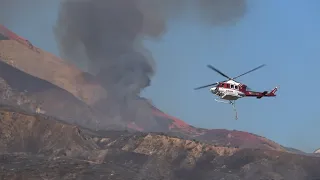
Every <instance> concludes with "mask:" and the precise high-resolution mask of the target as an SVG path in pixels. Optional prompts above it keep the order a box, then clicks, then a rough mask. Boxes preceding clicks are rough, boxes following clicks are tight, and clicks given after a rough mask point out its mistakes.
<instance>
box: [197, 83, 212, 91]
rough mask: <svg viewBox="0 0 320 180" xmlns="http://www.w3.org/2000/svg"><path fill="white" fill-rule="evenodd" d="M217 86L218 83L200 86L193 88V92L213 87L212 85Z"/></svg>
mask: <svg viewBox="0 0 320 180" xmlns="http://www.w3.org/2000/svg"><path fill="white" fill-rule="evenodd" d="M217 84H218V83H213V84H208V85H205V86H200V87H197V88H194V90H198V89H202V88H206V87H210V86H214V85H217Z"/></svg>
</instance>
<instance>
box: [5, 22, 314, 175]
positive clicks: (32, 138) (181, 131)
mask: <svg viewBox="0 0 320 180" xmlns="http://www.w3.org/2000/svg"><path fill="white" fill-rule="evenodd" d="M105 98H108V93H107V91H106V90H105V89H104V88H103V87H102V85H100V83H99V81H98V80H97V79H96V78H95V77H93V76H92V75H90V74H88V73H84V72H82V71H80V70H79V69H77V68H76V67H74V66H72V65H70V64H68V63H66V62H65V61H63V60H62V59H59V58H57V57H56V56H54V55H52V54H50V53H48V52H45V51H43V50H41V49H40V48H37V47H35V46H33V45H32V44H31V43H30V42H29V41H27V40H25V39H23V38H21V37H20V36H18V35H16V34H14V33H13V32H11V31H9V30H8V29H6V28H5V27H3V26H0V104H1V107H0V153H1V155H0V168H1V170H0V177H1V179H133V180H134V179H139V180H143V179H148V180H149V179H150V180H151V179H166V180H167V179H168V180H170V179H177V180H178V179H181V180H182V179H184V180H185V179H186V180H188V179H190V180H191V179H192V180H194V179H204V180H205V179H210V180H212V179H225V180H229V179H230V180H233V179H234V180H236V179H253V180H257V179H265V180H267V179H268V180H269V179H270V180H272V179H273V180H282V179H285V180H287V179H288V180H296V179H297V180H304V179H306V180H309V179H310V180H311V179H314V180H315V179H320V173H319V171H317V169H319V168H318V167H319V165H320V164H319V163H320V159H319V158H318V157H316V156H314V155H309V154H306V153H303V152H301V151H299V150H295V149H292V148H287V147H283V146H281V145H279V144H278V143H276V142H273V141H271V140H269V139H266V138H264V137H261V136H258V135H255V134H251V133H247V132H241V131H235V130H234V131H229V130H225V129H203V128H197V127H193V126H190V125H188V124H186V123H185V122H183V121H182V120H179V119H177V118H175V117H172V116H170V115H167V114H166V113H164V112H162V111H161V110H159V109H157V108H156V107H155V106H153V105H152V103H150V102H149V101H148V100H146V99H143V98H141V97H137V101H139V102H141V103H144V104H147V105H148V106H149V107H150V108H151V109H152V116H153V118H152V121H150V120H149V119H141V120H139V121H135V122H133V121H130V120H128V121H116V120H114V119H112V118H108V114H106V113H105V112H104V111H103V110H102V111H101V109H100V108H99V104H103V99H105ZM156 132H157V133H156Z"/></svg>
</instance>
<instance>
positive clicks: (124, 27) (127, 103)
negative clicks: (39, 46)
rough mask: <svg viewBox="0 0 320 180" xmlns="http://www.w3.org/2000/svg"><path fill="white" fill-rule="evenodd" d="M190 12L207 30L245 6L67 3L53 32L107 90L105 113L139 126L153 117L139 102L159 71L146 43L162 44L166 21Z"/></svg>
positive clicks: (203, 1)
mask: <svg viewBox="0 0 320 180" xmlns="http://www.w3.org/2000/svg"><path fill="white" fill-rule="evenodd" d="M190 7H191V8H190ZM189 9H191V11H193V12H195V14H198V16H199V17H200V20H201V21H203V22H205V23H206V24H210V25H221V24H223V23H226V22H232V21H233V20H235V19H237V18H239V17H242V16H243V15H244V12H245V0H194V1H192V0H161V1H160V0H77V1H75V0H71V1H66V0H64V1H63V2H61V6H60V11H59V17H58V21H57V24H56V26H55V28H54V32H55V35H56V39H57V41H58V44H59V47H60V52H61V56H62V57H64V58H65V59H68V60H70V61H72V62H74V63H76V64H78V65H80V64H81V62H82V63H83V62H85V63H86V64H85V65H82V66H85V69H86V70H87V71H88V72H90V73H92V74H95V75H96V76H97V78H98V79H99V80H100V81H101V82H102V84H103V85H104V87H105V88H106V89H107V91H108V94H109V98H108V100H106V101H103V103H100V107H102V108H103V109H104V110H103V111H105V112H108V113H109V114H113V116H119V115H121V119H122V120H133V121H138V120H141V119H142V117H143V118H145V116H147V117H151V111H150V109H149V107H148V106H147V105H146V103H142V102H141V101H139V98H137V97H138V95H139V93H140V91H141V90H142V89H143V88H145V87H147V86H149V85H150V78H151V77H152V75H153V74H154V71H155V70H154V66H153V64H154V60H153V58H152V55H151V53H150V52H149V51H148V50H147V48H145V47H144V46H143V38H145V37H149V38H150V37H151V38H160V37H161V36H162V34H163V33H164V32H165V31H166V29H167V21H168V20H169V19H170V18H176V17H179V16H181V15H183V14H184V12H187V11H189ZM80 66H81V65H80ZM148 120H149V122H150V121H152V120H150V119H148ZM144 122H146V119H145V120H144Z"/></svg>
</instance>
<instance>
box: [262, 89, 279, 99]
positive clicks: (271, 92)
mask: <svg viewBox="0 0 320 180" xmlns="http://www.w3.org/2000/svg"><path fill="white" fill-rule="evenodd" d="M277 90H278V87H275V88H274V89H273V90H272V91H270V92H269V93H268V91H263V92H262V93H260V94H259V95H258V96H257V98H258V99H261V98H262V97H263V96H267V97H272V96H276V92H277Z"/></svg>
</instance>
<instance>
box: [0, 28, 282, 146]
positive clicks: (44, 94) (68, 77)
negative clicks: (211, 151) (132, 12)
mask: <svg viewBox="0 0 320 180" xmlns="http://www.w3.org/2000/svg"><path fill="white" fill-rule="evenodd" d="M0 34H2V40H0V61H1V62H0V68H1V70H2V71H1V72H0V77H2V79H3V80H2V81H1V82H2V84H3V87H5V88H3V89H12V91H14V92H15V93H13V94H17V96H19V98H16V100H14V102H13V104H16V105H19V106H21V105H23V104H28V103H21V99H23V98H25V99H26V101H28V102H30V101H32V102H33V103H31V104H32V107H30V105H27V106H28V108H29V109H30V110H31V111H33V112H34V111H35V109H36V108H37V107H38V106H41V109H42V111H43V112H45V113H46V114H48V115H51V116H56V117H59V118H61V119H64V120H66V121H67V122H73V123H78V124H80V125H83V126H86V127H90V128H98V127H100V128H102V127H103V128H106V127H108V128H110V129H111V128H113V129H128V130H135V131H144V132H146V131H153V132H165V133H169V134H173V135H176V136H179V137H183V138H188V139H196V140H199V141H202V142H206V143H211V144H216V145H223V146H227V145H228V146H233V147H240V148H252V147H254V148H267V149H273V150H280V151H286V149H285V148H283V147H282V146H280V145H279V144H277V143H275V142H273V141H270V140H268V139H266V138H263V137H260V136H257V135H254V134H250V133H247V132H241V131H229V130H223V129H220V130H217V129H213V130H208V129H202V128H196V127H193V126H190V125H188V124H187V123H185V122H183V121H182V120H179V119H177V118H175V117H172V116H169V115H167V114H166V113H164V112H162V111H161V110H159V109H157V108H156V107H154V106H153V105H152V104H151V103H149V102H148V100H146V99H143V98H138V99H139V100H141V101H143V102H145V103H148V104H149V106H150V107H151V108H152V109H153V112H152V113H153V116H154V117H155V118H154V119H155V122H150V121H149V120H146V119H141V120H140V121H139V122H130V121H129V122H128V121H126V122H119V121H115V120H113V119H111V118H108V116H107V114H106V113H104V112H103V110H100V111H99V110H97V109H95V108H94V107H95V105H96V104H97V103H99V100H100V101H101V99H103V98H105V97H107V92H106V90H105V89H103V88H102V86H101V85H100V84H99V82H98V81H97V80H96V79H95V77H93V76H92V75H90V74H87V73H84V72H82V71H80V70H79V69H77V68H76V67H75V66H72V65H70V64H67V63H66V62H65V61H63V60H61V59H59V58H58V57H55V56H54V55H52V54H50V53H48V52H45V51H43V50H41V49H39V48H37V47H34V46H33V45H32V44H31V43H30V42H29V41H27V40H25V39H23V38H21V37H19V36H18V35H16V34H15V33H13V32H11V31H9V30H8V29H6V28H5V27H4V26H0ZM0 84H1V83H0ZM35 87H37V88H35ZM40 87H41V88H40ZM8 92H9V91H4V92H3V95H2V96H3V97H2V98H0V100H2V102H3V103H8V102H7V101H4V99H8V97H7V96H8V95H7V94H8ZM9 94H10V93H9ZM11 94H12V92H11ZM21 96H23V97H21ZM9 99H10V100H11V101H12V100H13V99H14V98H12V97H11V98H9ZM10 104H12V103H10ZM29 104H30V103H29Z"/></svg>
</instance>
